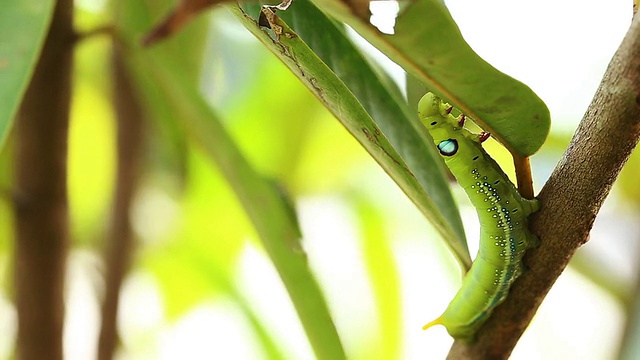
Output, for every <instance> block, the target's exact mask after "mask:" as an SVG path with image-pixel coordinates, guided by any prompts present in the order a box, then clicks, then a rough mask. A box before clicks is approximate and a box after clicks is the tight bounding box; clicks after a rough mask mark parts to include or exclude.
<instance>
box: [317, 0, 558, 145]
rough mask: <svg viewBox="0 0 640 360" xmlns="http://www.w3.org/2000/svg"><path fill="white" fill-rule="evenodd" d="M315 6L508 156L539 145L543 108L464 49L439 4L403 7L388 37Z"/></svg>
mask: <svg viewBox="0 0 640 360" xmlns="http://www.w3.org/2000/svg"><path fill="white" fill-rule="evenodd" d="M315 2H316V4H317V5H318V6H319V7H320V8H321V9H323V10H325V11H327V12H328V13H329V14H331V15H332V16H334V17H336V18H337V19H339V20H341V21H344V22H346V23H347V24H348V25H350V26H351V27H352V28H353V29H355V30H356V31H357V32H358V33H359V34H360V35H362V36H363V37H364V38H365V39H366V40H368V41H369V42H370V43H372V44H373V45H374V46H376V47H377V48H378V49H379V50H380V51H382V52H383V53H384V54H385V55H387V56H388V57H389V58H390V59H391V60H393V61H395V62H396V63H398V64H399V65H400V66H402V67H403V68H404V69H405V70H406V71H407V72H408V73H410V74H412V75H413V76H415V77H416V78H418V79H419V80H420V81H421V82H422V83H424V84H425V85H426V86H427V87H428V88H429V90H431V91H433V92H435V93H436V94H438V95H439V96H440V97H442V98H444V99H446V100H448V101H449V102H451V104H452V105H455V106H456V107H457V108H458V109H460V110H461V111H462V112H464V113H465V114H467V115H468V116H470V117H471V118H473V119H474V120H475V121H476V122H478V125H480V126H481V127H482V128H483V129H484V130H486V131H489V132H491V133H492V134H493V135H494V137H496V138H497V139H498V140H499V141H500V142H501V143H502V144H503V145H504V146H506V147H507V149H509V151H510V152H511V153H512V154H514V155H519V156H520V157H527V156H529V155H532V154H533V153H535V152H536V151H537V150H538V149H539V148H540V147H541V146H542V144H543V143H544V141H545V139H546V137H547V134H548V132H549V127H550V117H549V110H548V109H547V106H546V105H545V104H544V103H543V102H542V100H541V99H540V98H538V96H537V95H536V94H535V93H534V92H533V91H532V90H531V89H530V88H529V87H528V86H526V85H524V84H522V83H521V82H519V81H517V80H515V79H513V78H511V77H509V76H508V75H506V74H504V73H502V72H500V71H498V70H497V69H495V68H494V67H493V66H491V65H490V64H488V63H487V62H485V61H484V60H483V59H482V58H480V57H479V56H478V54H476V53H475V52H474V51H473V50H472V49H471V47H469V45H468V44H467V43H466V41H465V40H464V38H463V37H462V34H461V33H460V29H459V28H458V26H457V24H456V23H455V21H454V20H453V18H452V17H451V14H450V13H449V11H448V9H447V8H446V6H445V5H444V2H443V1H441V0H417V1H415V2H409V3H408V4H407V6H406V7H405V8H403V9H402V10H401V12H400V14H399V15H398V17H397V19H396V25H395V34H393V35H388V34H383V33H381V32H379V31H378V30H377V29H376V28H375V27H373V26H372V25H371V24H369V22H368V19H362V18H360V17H358V16H357V15H355V14H354V13H353V12H352V10H353V9H350V8H347V7H345V6H344V5H343V4H342V2H340V1H339V0H317V1H315Z"/></svg>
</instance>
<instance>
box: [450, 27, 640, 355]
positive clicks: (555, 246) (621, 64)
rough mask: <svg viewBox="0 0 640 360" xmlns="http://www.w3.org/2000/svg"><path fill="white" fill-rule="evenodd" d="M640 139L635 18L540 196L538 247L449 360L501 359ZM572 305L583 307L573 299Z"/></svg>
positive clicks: (535, 224) (639, 42)
mask: <svg viewBox="0 0 640 360" xmlns="http://www.w3.org/2000/svg"><path fill="white" fill-rule="evenodd" d="M639 138H640V17H637V16H636V17H635V19H634V20H633V23H632V25H631V27H630V28H629V31H628V33H627V35H626V36H625V38H624V40H623V42H622V44H621V45H620V48H619V49H618V51H617V52H616V54H615V55H614V57H613V59H612V60H611V63H610V64H609V68H608V69H607V71H606V73H605V75H604V78H603V79H602V83H601V84H600V87H599V88H598V91H597V92H596V94H595V97H594V99H593V101H592V102H591V105H590V106H589V109H588V110H587V112H586V114H585V115H584V118H583V119H582V121H581V123H580V125H579V127H578V129H577V130H576V134H575V135H574V137H573V139H572V140H571V143H570V145H569V147H568V149H567V150H566V152H565V154H564V156H563V158H562V160H561V161H560V162H559V163H558V165H557V166H556V169H555V170H554V172H553V174H552V175H551V177H550V178H549V181H548V182H547V183H546V184H545V186H544V188H543V189H542V191H541V192H540V195H539V196H538V199H539V200H540V202H541V204H542V209H541V210H540V212H539V213H537V214H534V216H532V230H533V231H534V232H535V233H536V234H538V235H539V236H540V239H541V242H542V245H541V246H540V247H539V248H538V249H535V250H532V251H531V252H530V253H528V254H527V256H526V257H525V263H526V264H527V266H528V267H529V269H530V270H529V271H527V272H526V273H525V274H524V275H523V276H522V277H521V278H520V279H518V280H517V281H516V282H515V284H514V285H513V287H512V289H511V291H510V295H509V297H508V298H507V300H506V301H505V302H504V304H502V305H500V306H499V307H498V308H497V309H496V311H495V312H494V314H493V316H491V318H490V319H489V320H488V321H487V323H486V324H485V326H484V327H483V328H481V329H480V331H479V333H478V338H477V341H476V342H474V343H471V344H469V343H465V342H462V341H456V342H455V343H454V345H453V347H452V348H451V351H450V353H449V357H448V358H449V359H506V358H508V357H509V355H510V354H511V351H512V350H513V348H514V346H515V345H516V343H517V342H518V339H519V338H520V336H521V335H522V333H523V332H524V330H525V328H526V327H527V325H528V324H529V322H530V321H531V318H532V317H533V315H534V314H535V312H536V310H537V309H538V307H539V306H540V303H541V302H542V300H543V299H544V297H545V296H546V294H547V292H548V291H549V289H550V288H551V286H552V285H553V284H554V282H555V281H556V279H557V278H558V276H560V274H561V273H562V271H563V270H564V268H565V267H566V266H567V264H568V262H569V259H570V258H571V256H572V255H573V254H574V252H575V251H576V250H577V249H578V248H579V247H580V246H581V245H582V244H584V243H585V242H587V240H588V237H589V231H590V230H591V227H592V225H593V222H594V220H595V217H596V215H597V213H598V211H599V209H600V206H601V205H602V202H603V201H604V199H605V198H606V196H607V195H608V193H609V190H610V189H611V186H612V184H613V182H614V181H615V179H616V178H617V176H618V174H619V172H620V169H622V166H623V165H624V164H625V163H626V161H627V159H628V157H629V155H630V154H631V152H632V151H633V149H634V148H635V146H636V145H637V143H638V139H639ZM576 301H581V300H580V299H576Z"/></svg>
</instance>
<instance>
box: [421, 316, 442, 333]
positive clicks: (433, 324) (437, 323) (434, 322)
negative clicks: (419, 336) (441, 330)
mask: <svg viewBox="0 0 640 360" xmlns="http://www.w3.org/2000/svg"><path fill="white" fill-rule="evenodd" d="M435 325H444V323H443V322H442V316H440V317H439V318H437V319H435V320H433V321H432V322H430V323H428V324H427V325H425V326H423V327H422V330H427V329H428V328H430V327H432V326H435Z"/></svg>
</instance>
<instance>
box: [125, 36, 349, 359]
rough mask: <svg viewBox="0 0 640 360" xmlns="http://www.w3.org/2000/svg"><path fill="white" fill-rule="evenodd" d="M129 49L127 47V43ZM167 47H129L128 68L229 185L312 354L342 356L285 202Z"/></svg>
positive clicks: (321, 357) (324, 304)
mask: <svg viewBox="0 0 640 360" xmlns="http://www.w3.org/2000/svg"><path fill="white" fill-rule="evenodd" d="M129 49H130V50H133V48H132V47H131V45H129ZM167 50H168V49H166V48H160V47H158V48H154V49H153V51H130V52H129V54H128V55H129V56H130V59H129V60H130V61H131V68H132V69H135V71H134V72H135V73H136V74H139V75H141V76H145V77H147V79H148V80H147V81H149V82H153V83H154V86H155V87H156V88H157V89H158V90H159V91H161V93H162V94H163V95H164V100H163V101H164V102H165V103H166V104H168V105H169V106H170V107H171V108H172V110H173V111H172V114H174V116H175V117H174V121H180V122H182V123H183V124H184V126H185V127H186V129H187V132H188V134H189V135H190V137H191V138H193V139H194V140H195V141H196V142H198V143H199V144H200V146H202V147H203V149H204V151H205V152H206V153H207V154H208V155H209V156H211V158H212V159H213V160H214V161H215V163H216V164H217V165H218V167H219V168H220V170H221V172H222V173H223V174H224V176H225V178H226V179H227V181H228V182H229V184H230V185H231V187H232V188H233V189H234V192H235V193H236V195H237V196H238V198H239V199H240V202H241V204H242V205H243V207H244V209H245V211H246V212H247V214H248V217H249V218H250V219H251V221H252V223H253V225H254V226H255V228H256V231H257V232H258V234H259V236H260V238H261V240H262V242H263V245H264V247H265V249H266V250H267V253H268V254H269V256H270V257H271V259H272V261H273V263H274V265H275V267H276V269H277V270H278V272H279V274H280V276H281V278H282V280H283V282H284V284H285V286H286V288H287V290H288V291H289V295H290V296H291V298H292V301H293V303H294V306H295V307H296V310H297V311H298V315H299V317H300V319H301V321H302V324H303V326H304V328H305V330H306V332H307V335H308V337H309V339H310V341H311V344H312V346H313V348H314V350H315V352H316V355H317V356H318V358H320V359H342V358H345V354H344V350H343V349H342V345H341V343H340V339H339V338H338V334H337V332H336V329H335V325H334V324H333V321H332V320H331V317H330V315H329V310H328V308H327V305H326V303H325V300H324V297H323V295H322V292H321V290H320V288H319V286H318V284H317V282H316V280H315V279H314V277H313V275H312V273H311V271H310V269H309V267H308V264H307V258H306V254H305V253H304V251H303V250H302V248H301V247H300V234H299V230H298V227H297V222H296V219H295V217H293V216H292V212H291V208H290V206H289V205H288V203H287V201H285V200H284V199H283V197H282V194H281V192H280V191H278V190H277V189H276V187H274V186H273V183H271V182H269V181H267V180H265V179H264V178H262V177H261V176H260V175H259V174H257V173H256V172H255V171H254V170H253V168H251V166H250V165H249V164H248V163H247V162H246V160H245V159H244V157H243V156H242V155H241V154H240V152H239V151H238V149H237V148H236V146H235V144H234V143H233V140H232V139H231V138H230V137H229V135H228V134H227V132H226V130H225V129H224V128H223V127H222V125H221V124H220V122H219V120H218V118H217V116H216V115H215V114H214V113H213V111H212V110H211V108H210V107H209V106H208V104H207V103H206V102H205V101H204V99H203V98H202V97H201V95H200V93H199V92H198V88H197V83H196V82H194V81H190V78H189V76H188V74H187V73H186V72H188V71H190V70H191V69H189V68H186V67H185V66H183V65H182V64H179V63H175V62H173V57H174V56H175V54H180V52H176V51H173V52H170V51H167ZM213 220H215V219H212V221H213Z"/></svg>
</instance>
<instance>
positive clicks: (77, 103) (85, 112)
mask: <svg viewBox="0 0 640 360" xmlns="http://www.w3.org/2000/svg"><path fill="white" fill-rule="evenodd" d="M79 45H80V46H77V47H76V49H75V65H74V77H73V79H74V84H73V86H74V97H73V101H72V103H71V120H70V124H69V140H68V142H69V150H68V152H69V154H68V158H67V188H68V197H69V211H70V216H71V235H72V236H71V238H72V239H73V241H74V242H76V244H80V245H84V246H86V245H90V244H98V243H100V241H97V240H98V239H100V237H101V236H102V235H103V230H104V228H105V225H106V223H105V219H107V218H108V216H109V210H110V207H111V205H112V204H111V199H112V194H113V188H114V176H115V175H114V173H115V151H116V150H115V146H116V139H115V137H116V135H115V131H116V130H115V123H114V121H115V120H114V115H113V109H112V108H111V102H110V94H109V90H108V88H107V84H106V83H105V76H104V74H105V71H107V69H108V66H107V63H106V61H105V60H106V59H108V58H109V51H110V45H111V41H110V40H109V39H107V38H105V37H101V38H94V39H92V40H91V41H86V42H82V43H80V44H79Z"/></svg>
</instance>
